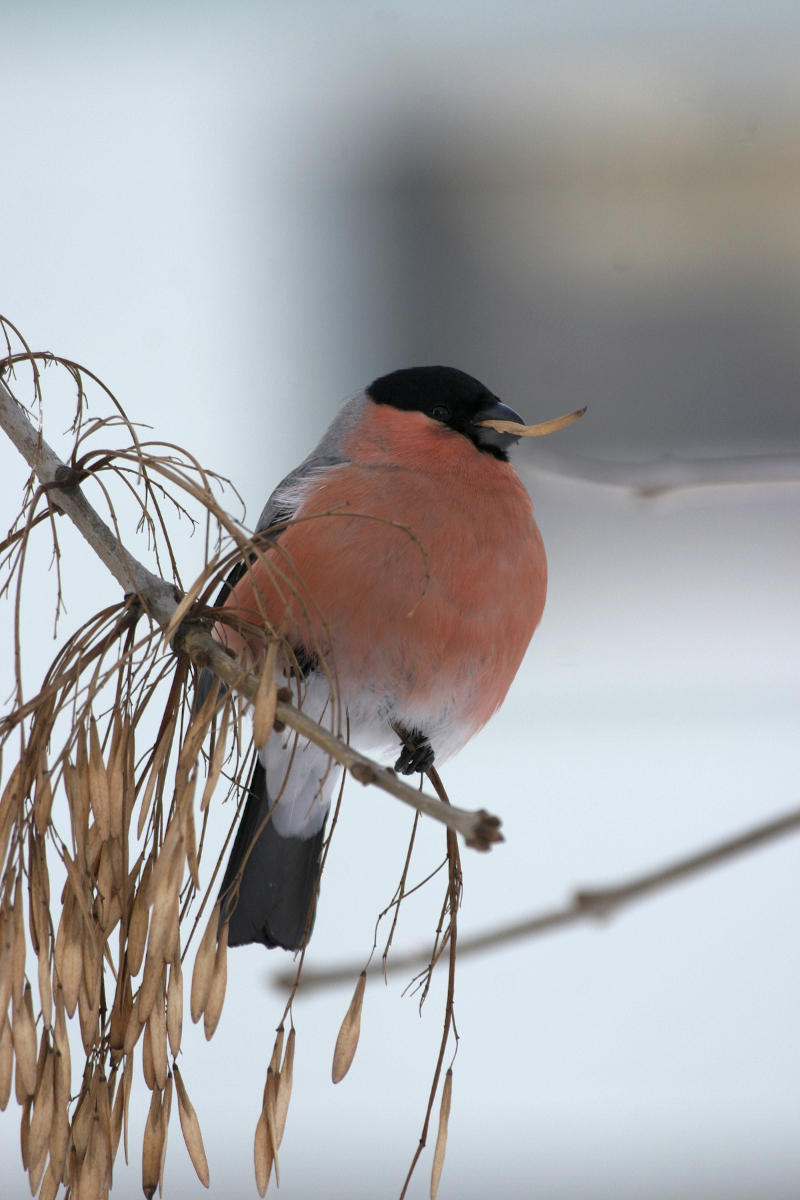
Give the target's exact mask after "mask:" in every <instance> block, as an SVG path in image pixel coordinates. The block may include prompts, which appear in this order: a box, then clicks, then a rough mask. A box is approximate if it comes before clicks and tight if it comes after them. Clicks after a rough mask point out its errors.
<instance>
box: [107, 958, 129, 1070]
mask: <svg viewBox="0 0 800 1200" xmlns="http://www.w3.org/2000/svg"><path fill="white" fill-rule="evenodd" d="M132 1009H133V989H132V987H131V979H130V976H129V975H128V973H127V972H126V971H123V972H121V973H120V975H119V978H118V979H117V991H116V995H115V996H114V1007H113V1008H112V1010H111V1028H110V1030H109V1035H108V1044H109V1048H110V1050H111V1057H112V1061H113V1062H115V1063H116V1062H119V1060H120V1058H121V1057H122V1051H123V1049H124V1047H125V1034H126V1032H127V1029H128V1022H129V1021H130V1019H131V1011H132Z"/></svg>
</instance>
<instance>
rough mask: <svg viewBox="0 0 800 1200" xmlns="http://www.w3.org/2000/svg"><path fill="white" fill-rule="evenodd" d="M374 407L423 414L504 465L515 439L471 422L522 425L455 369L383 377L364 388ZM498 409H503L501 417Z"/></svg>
mask: <svg viewBox="0 0 800 1200" xmlns="http://www.w3.org/2000/svg"><path fill="white" fill-rule="evenodd" d="M367 395H368V396H369V397H370V399H371V400H374V401H375V403H376V404H389V405H391V406H392V408H399V409H402V410H403V411H405V412H423V413H425V415H426V416H428V417H431V418H432V419H433V420H434V421H439V423H440V424H442V425H447V426H449V428H450V429H453V430H455V431H456V433H463V434H464V436H465V437H468V438H469V440H470V441H471V442H472V443H473V444H474V445H475V446H477V448H478V449H479V450H484V451H486V452H487V453H489V454H492V455H494V457H495V458H499V459H501V460H502V461H503V462H505V461H507V455H506V449H507V444H505V443H508V444H511V443H513V442H514V441H515V440H516V439H515V438H513V437H509V435H508V434H499V435H498V434H496V433H494V431H493V430H489V429H485V428H481V427H479V426H476V425H475V424H474V422H475V421H476V420H479V419H485V418H488V417H490V416H500V417H501V418H503V419H507V420H516V421H521V418H520V417H518V416H517V414H516V413H514V412H512V411H511V410H510V409H506V408H505V405H501V404H500V402H499V400H498V399H497V397H496V396H495V395H493V394H492V392H490V391H489V389H488V388H487V387H486V386H485V385H484V384H482V383H480V382H479V381H478V380H477V379H473V377H472V376H471V375H467V374H466V373H465V372H464V371H458V370H456V368H455V367H408V368H407V369H405V370H402V371H392V373H391V375H383V376H381V378H380V379H376V380H375V381H374V383H371V384H370V385H369V387H368V388H367ZM498 409H502V410H503V412H502V413H500V412H499V411H498Z"/></svg>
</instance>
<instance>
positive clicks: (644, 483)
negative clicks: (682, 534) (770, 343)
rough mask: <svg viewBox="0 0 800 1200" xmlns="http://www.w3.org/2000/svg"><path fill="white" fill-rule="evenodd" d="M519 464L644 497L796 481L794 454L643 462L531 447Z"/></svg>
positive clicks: (799, 476) (798, 463)
mask: <svg viewBox="0 0 800 1200" xmlns="http://www.w3.org/2000/svg"><path fill="white" fill-rule="evenodd" d="M520 460H521V463H522V464H524V467H525V468H526V469H529V470H532V471H537V472H540V473H541V474H543V475H559V476H561V478H562V479H575V480H580V481H581V482H583V483H596V484H600V485H601V486H603V487H618V488H628V489H630V490H631V491H634V492H636V493H638V495H640V496H642V497H645V498H647V497H654V496H660V495H661V494H662V493H663V492H671V491H676V490H678V489H679V488H687V487H709V486H711V485H724V484H745V483H756V484H758V483H761V484H764V483H798V482H800V456H799V455H797V454H738V455H721V456H719V457H715V458H676V457H673V456H672V455H669V454H665V455H663V456H662V457H660V458H653V459H649V460H647V461H644V462H612V461H610V460H608V459H600V458H590V457H588V456H586V455H580V454H563V453H560V452H559V451H556V450H549V449H547V448H542V447H540V446H537V447H536V448H535V449H533V448H530V449H526V450H523V451H522V453H521V454H520ZM520 460H518V463H517V465H520Z"/></svg>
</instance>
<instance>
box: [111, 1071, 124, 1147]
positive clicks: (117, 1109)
mask: <svg viewBox="0 0 800 1200" xmlns="http://www.w3.org/2000/svg"><path fill="white" fill-rule="evenodd" d="M124 1115H125V1088H124V1087H123V1086H122V1083H120V1085H119V1086H118V1088H117V1094H116V1096H115V1097H114V1110H113V1112H112V1113H111V1165H112V1166H113V1165H114V1161H115V1160H116V1157H117V1151H118V1150H119V1141H120V1137H121V1136H122V1121H123V1117H124Z"/></svg>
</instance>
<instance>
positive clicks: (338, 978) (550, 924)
mask: <svg viewBox="0 0 800 1200" xmlns="http://www.w3.org/2000/svg"><path fill="white" fill-rule="evenodd" d="M798 832H800V808H795V809H792V810H791V811H790V812H787V813H785V814H784V815H783V816H781V817H775V818H774V819H773V820H771V821H766V822H764V824H761V825H756V826H754V827H753V828H752V829H749V830H748V831H747V832H746V833H742V834H737V835H736V836H735V837H731V838H727V839H726V840H725V841H722V842H717V843H716V844H715V845H713V846H710V847H708V849H706V850H700V851H699V852H698V853H696V854H690V855H688V856H687V857H686V858H679V859H676V860H675V862H673V863H669V864H668V865H667V866H666V867H660V868H659V869H658V870H656V871H648V872H647V873H646V874H644V875H638V876H636V877H635V878H634V879H630V880H628V881H627V882H625V883H619V884H612V885H610V886H608V887H603V888H579V889H578V890H577V891H575V892H573V894H572V900H571V901H570V902H569V903H568V904H565V905H564V906H563V907H561V908H553V909H550V910H549V911H546V912H543V913H537V914H535V915H534V916H532V917H526V918H525V919H524V920H521V921H512V922H510V923H509V924H507V925H499V926H497V927H496V928H495V929H487V931H486V932H485V933H478V934H473V935H472V937H469V936H467V937H464V936H461V937H460V938H459V942H458V955H459V958H460V959H461V958H465V957H467V956H468V955H471V954H481V953H483V952H484V951H486V950H494V949H495V948H496V947H497V946H503V945H506V944H507V943H508V942H517V941H521V940H522V939H524V938H531V937H537V936H539V935H540V934H543V933H552V932H555V931H556V930H559V929H565V928H567V927H568V926H571V925H577V924H579V923H580V922H582V921H591V920H594V921H597V920H603V919H605V918H607V917H610V916H612V915H613V914H614V913H615V912H616V911H617V910H618V909H620V908H622V907H623V906H624V905H626V904H632V903H634V902H635V901H637V900H641V899H643V898H644V897H645V896H649V895H651V894H652V893H653V892H658V891H661V890H662V889H663V888H666V887H671V886H672V885H673V884H676V883H683V882H684V881H685V880H687V879H691V878H692V877H693V876H695V875H698V874H700V873H701V872H703V871H707V870H710V869H711V868H713V867H721V866H723V865H724V864H725V863H727V862H730V861H731V859H734V858H738V857H739V856H740V855H742V854H746V853H747V852H748V851H750V850H757V849H758V848H759V847H760V846H763V845H766V844H767V843H768V842H773V841H777V840H779V839H780V838H783V837H786V836H788V835H789V834H792V833H798ZM430 958H431V956H430V953H427V952H420V953H414V954H400V955H394V956H393V957H392V958H391V959H389V960H388V961H387V962H386V963H384V964H383V968H382V973H381V978H383V972H385V973H386V974H387V975H388V974H397V973H407V972H409V971H416V970H418V969H419V968H421V967H426V966H427V965H428V963H429V962H430ZM362 966H363V963H362V962H360V961H359V962H358V963H344V964H341V965H340V966H332V967H318V968H316V969H315V968H314V967H309V966H307V967H306V969H305V972H304V975H303V983H302V987H301V989H300V992H301V995H304V994H306V993H308V992H309V991H311V990H312V989H315V988H326V987H336V986H337V985H338V984H340V983H347V984H352V982H353V979H354V977H355V976H356V975H357V974H358V973H359V972H360V971H361V969H362ZM373 976H374V978H378V976H377V974H375V973H373ZM367 978H368V979H369V978H370V976H369V975H368V976H367ZM292 982H293V976H291V977H290V975H289V973H288V972H285V971H281V972H278V973H277V974H275V975H273V976H272V977H271V979H270V983H271V984H272V986H273V987H275V988H277V989H279V990H283V989H285V988H287V987H289V986H291V983H292Z"/></svg>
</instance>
